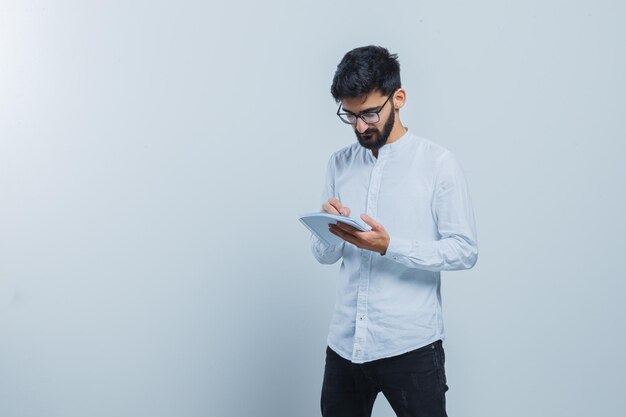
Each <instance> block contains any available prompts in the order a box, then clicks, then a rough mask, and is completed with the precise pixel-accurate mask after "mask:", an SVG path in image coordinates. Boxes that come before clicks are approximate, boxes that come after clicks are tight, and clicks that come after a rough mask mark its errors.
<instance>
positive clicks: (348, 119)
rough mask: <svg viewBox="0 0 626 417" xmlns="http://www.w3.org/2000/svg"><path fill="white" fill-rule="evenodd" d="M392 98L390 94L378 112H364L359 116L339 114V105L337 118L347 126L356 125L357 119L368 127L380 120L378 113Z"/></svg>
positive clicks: (346, 113) (345, 113) (348, 113)
mask: <svg viewBox="0 0 626 417" xmlns="http://www.w3.org/2000/svg"><path fill="white" fill-rule="evenodd" d="M392 96H393V93H391V94H390V95H389V97H387V100H385V102H384V103H383V104H382V105H381V106H380V108H379V109H378V110H376V111H366V112H363V113H360V114H354V113H350V112H344V113H341V112H340V110H341V105H339V108H338V109H337V116H339V118H340V119H341V121H342V122H344V123H346V124H349V125H356V122H357V117H358V118H359V119H361V120H363V122H365V124H368V125H372V124H374V123H378V121H379V120H380V115H379V114H378V113H380V112H381V111H382V110H383V108H384V107H385V104H387V102H388V101H389V99H390V98H391V97H392Z"/></svg>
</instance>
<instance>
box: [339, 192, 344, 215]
mask: <svg viewBox="0 0 626 417" xmlns="http://www.w3.org/2000/svg"><path fill="white" fill-rule="evenodd" d="M337 200H339V202H340V203H341V194H340V193H339V192H337ZM341 205H342V206H343V203H341ZM339 215H340V216H344V214H343V213H342V212H341V210H339ZM344 217H345V216H344Z"/></svg>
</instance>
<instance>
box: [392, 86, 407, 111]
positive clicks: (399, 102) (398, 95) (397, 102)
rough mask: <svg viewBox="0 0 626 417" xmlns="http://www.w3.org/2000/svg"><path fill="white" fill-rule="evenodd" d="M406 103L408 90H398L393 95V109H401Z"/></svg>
mask: <svg viewBox="0 0 626 417" xmlns="http://www.w3.org/2000/svg"><path fill="white" fill-rule="evenodd" d="M405 103H406V90H405V89H404V88H398V89H397V90H396V92H395V93H394V95H393V108H394V109H395V110H398V109H401V108H402V107H404V104H405Z"/></svg>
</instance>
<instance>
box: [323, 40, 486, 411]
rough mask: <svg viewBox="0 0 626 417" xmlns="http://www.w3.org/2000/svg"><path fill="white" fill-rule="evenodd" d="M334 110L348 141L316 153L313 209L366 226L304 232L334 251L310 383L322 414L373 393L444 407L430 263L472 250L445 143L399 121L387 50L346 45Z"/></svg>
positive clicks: (463, 197) (462, 190)
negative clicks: (326, 238) (325, 156)
mask: <svg viewBox="0 0 626 417" xmlns="http://www.w3.org/2000/svg"><path fill="white" fill-rule="evenodd" d="M331 93H332V95H333V97H334V98H335V101H336V102H337V103H339V104H340V105H339V109H338V110H337V115H338V116H339V118H340V119H341V120H342V121H343V122H345V123H346V124H348V125H350V126H351V127H352V129H354V133H355V134H356V137H357V139H358V143H354V144H352V145H350V146H347V147H345V148H343V149H341V150H339V151H337V152H335V153H334V154H333V155H332V156H331V158H330V161H329V163H328V170H327V175H326V187H325V189H324V193H323V201H324V203H323V206H322V211H323V212H326V213H332V214H340V215H344V216H349V215H350V213H363V214H361V215H360V217H361V219H363V221H364V222H366V223H367V224H368V225H369V226H371V229H372V230H371V231H368V232H361V231H358V230H357V229H354V228H352V227H350V226H348V225H347V224H344V223H337V225H331V226H330V227H329V228H330V231H331V232H332V233H334V234H335V235H337V236H339V237H341V238H342V239H343V242H342V243H340V244H336V245H326V244H325V243H324V242H322V241H320V240H318V239H317V238H316V237H315V236H311V244H312V249H313V254H314V255H315V257H316V259H317V260H318V261H319V262H321V263H325V264H332V263H335V262H336V261H338V260H339V259H340V258H343V261H342V263H341V268H340V270H339V282H338V287H337V300H336V304H335V310H334V314H333V318H332V320H331V324H330V328H329V334H328V347H327V349H326V366H325V370H324V382H323V385H322V393H321V409H322V415H323V416H324V417H357V416H358V417H366V416H370V415H371V412H372V407H373V404H374V400H375V398H376V396H377V394H378V393H379V392H382V393H383V395H384V396H385V397H386V398H387V400H388V401H389V404H390V405H391V407H392V408H393V409H394V411H395V412H396V414H397V415H398V416H419V417H431V416H432V417H434V416H437V417H441V416H446V410H445V392H446V391H447V390H448V386H447V385H446V376H445V370H444V362H445V356H444V350H443V345H442V341H443V340H444V338H445V335H444V329H443V319H442V311H441V292H440V285H441V283H440V271H444V270H459V269H468V268H471V267H473V266H474V264H475V263H476V259H477V256H478V248H477V242H476V230H475V225H474V214H473V210H472V204H471V200H470V196H469V193H468V188H467V184H466V182H465V178H464V175H463V172H462V170H461V167H460V166H459V164H458V162H457V160H456V158H455V157H454V155H453V154H452V153H451V152H450V151H448V150H447V149H445V148H443V147H442V146H439V145H437V144H435V143H433V142H431V141H429V140H427V139H424V138H420V137H418V136H416V135H415V134H413V133H412V132H409V130H408V129H407V128H406V127H405V126H404V125H403V124H402V122H401V121H400V115H399V111H400V109H401V108H402V107H403V106H404V104H405V102H406V91H405V90H404V89H403V88H402V86H401V84H400V64H399V62H398V60H397V55H395V54H390V53H389V51H387V49H385V48H382V47H379V46H367V47H362V48H356V49H354V50H352V51H350V52H348V53H347V54H346V55H345V56H344V57H343V59H342V61H341V62H340V63H339V65H338V66H337V71H336V73H335V76H334V79H333V83H332V87H331Z"/></svg>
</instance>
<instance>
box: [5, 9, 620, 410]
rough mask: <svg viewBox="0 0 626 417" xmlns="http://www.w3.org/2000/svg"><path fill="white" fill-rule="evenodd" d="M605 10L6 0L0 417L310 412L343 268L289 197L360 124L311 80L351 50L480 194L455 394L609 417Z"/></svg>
mask: <svg viewBox="0 0 626 417" xmlns="http://www.w3.org/2000/svg"><path fill="white" fill-rule="evenodd" d="M625 18H626V8H625V6H624V4H623V3H622V2H619V1H574V2H572V1H556V0H549V1H546V0H543V1H538V0H537V1H517V2H511V1H495V0H493V1H484V0H482V1H475V2H462V1H440V2H423V1H412V2H408V1H407V2H393V1H392V2H380V1H376V2H374V1H367V0H366V1H359V2H339V1H334V2H320V1H309V2H289V1H276V0H267V1H265V2H252V1H250V2H247V3H246V2H237V1H231V2H223V3H217V2H199V1H198V2H191V1H185V2H183V1H178V2H163V1H106V2H104V1H102V2H97V1H1V2H0V415H2V416H3V417H18V416H20V417H21V416H28V417H57V416H59V417H60V416H63V417H66V416H67V417H74V416H75V417H84V416H90V417H99V416H151V417H158V416H176V417H178V416H184V417H195V416H216V417H222V416H224V417H229V416H255V417H257V416H267V417H276V416H279V417H282V416H290V417H291V416H311V417H313V416H319V415H320V413H319V395H320V389H321V383H322V374H323V365H324V349H325V346H326V344H325V342H326V332H327V326H328V323H329V320H330V315H331V312H332V308H333V305H334V288H335V280H336V275H337V269H338V264H336V265H333V266H322V265H319V264H318V263H317V262H316V261H315V260H314V258H313V256H312V254H311V253H310V248H309V246H308V236H309V235H308V233H307V231H306V229H304V227H302V226H301V225H300V224H299V222H298V221H297V220H296V216H297V214H299V213H302V212H306V211H312V210H316V209H318V203H319V196H320V193H321V191H322V185H323V175H324V172H325V168H326V163H327V161H328V157H329V156H330V154H331V153H332V152H333V151H335V150H337V149H339V148H341V147H343V146H346V145H348V144H350V143H352V142H353V141H354V140H355V137H354V134H353V133H352V132H351V130H350V128H349V127H347V126H345V125H343V124H342V123H340V121H339V120H338V119H337V117H336V116H335V115H334V112H335V110H336V105H335V103H334V101H333V100H332V98H331V96H330V93H329V89H330V83H331V81H332V76H333V74H334V71H335V68H336V65H337V64H338V63H339V61H340V60H341V58H342V56H343V54H344V53H346V52H347V51H349V50H350V49H352V48H354V47H357V46H363V45H368V44H378V45H383V46H385V47H387V48H389V50H390V51H391V52H395V53H398V54H399V58H400V63H401V67H402V79H403V86H404V87H405V88H406V90H407V93H408V103H407V105H406V106H405V108H404V109H403V110H402V111H401V119H402V121H403V122H404V124H405V125H406V126H408V127H409V128H410V129H412V131H414V132H415V133H417V134H419V135H421V136H424V137H427V138H429V139H431V140H433V141H435V142H437V143H439V144H441V145H443V146H445V147H447V148H449V149H450V150H452V152H453V153H454V154H455V155H456V156H457V157H458V159H459V160H460V161H461V164H462V166H463V168H464V170H465V173H466V176H467V179H468V182H469V185H470V191H471V194H472V199H473V201H474V208H475V212H476V220H477V226H478V233H479V234H478V236H479V247H480V255H479V260H478V264H477V265H476V266H475V267H474V269H472V270H469V271H462V272H448V273H443V275H442V282H443V284H442V285H443V288H442V292H443V300H444V315H445V324H446V331H447V339H446V342H445V343H444V347H445V349H446V358H447V362H446V370H447V376H448V384H449V386H450V391H448V395H447V400H448V414H449V415H450V416H467V417H486V416H509V417H517V416H520V417H521V416H529V415H532V416H567V417H577V416H580V417H583V416H584V417H588V416H592V415H595V416H603V417H617V416H621V415H623V410H624V407H625V406H626V401H625V400H624V396H623V392H622V391H623V376H624V374H626V363H625V359H624V352H625V351H626V338H625V336H624V317H625V316H626V307H624V303H623V302H622V301H621V299H622V298H623V294H624V292H625V290H626V284H625V283H624V272H623V265H622V260H623V252H624V249H626V244H625V243H626V242H625V238H624V235H625V234H626V222H625V220H624V212H625V211H626V199H625V196H624V190H625V189H626V187H625V185H626V184H625V179H626V168H625V165H624V163H623V158H624V154H625V151H626V147H625V146H624V143H625V140H626V123H625V118H624V111H625V108H626V81H625V79H624V78H625V77H624V74H626V54H625V51H624V45H626V29H625V28H624V23H623V22H624V19H625ZM374 416H376V417H379V416H393V412H392V411H391V409H390V407H389V405H388V404H387V403H386V400H385V399H384V397H382V395H381V396H379V399H378V401H377V403H376V405H375V410H374Z"/></svg>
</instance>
